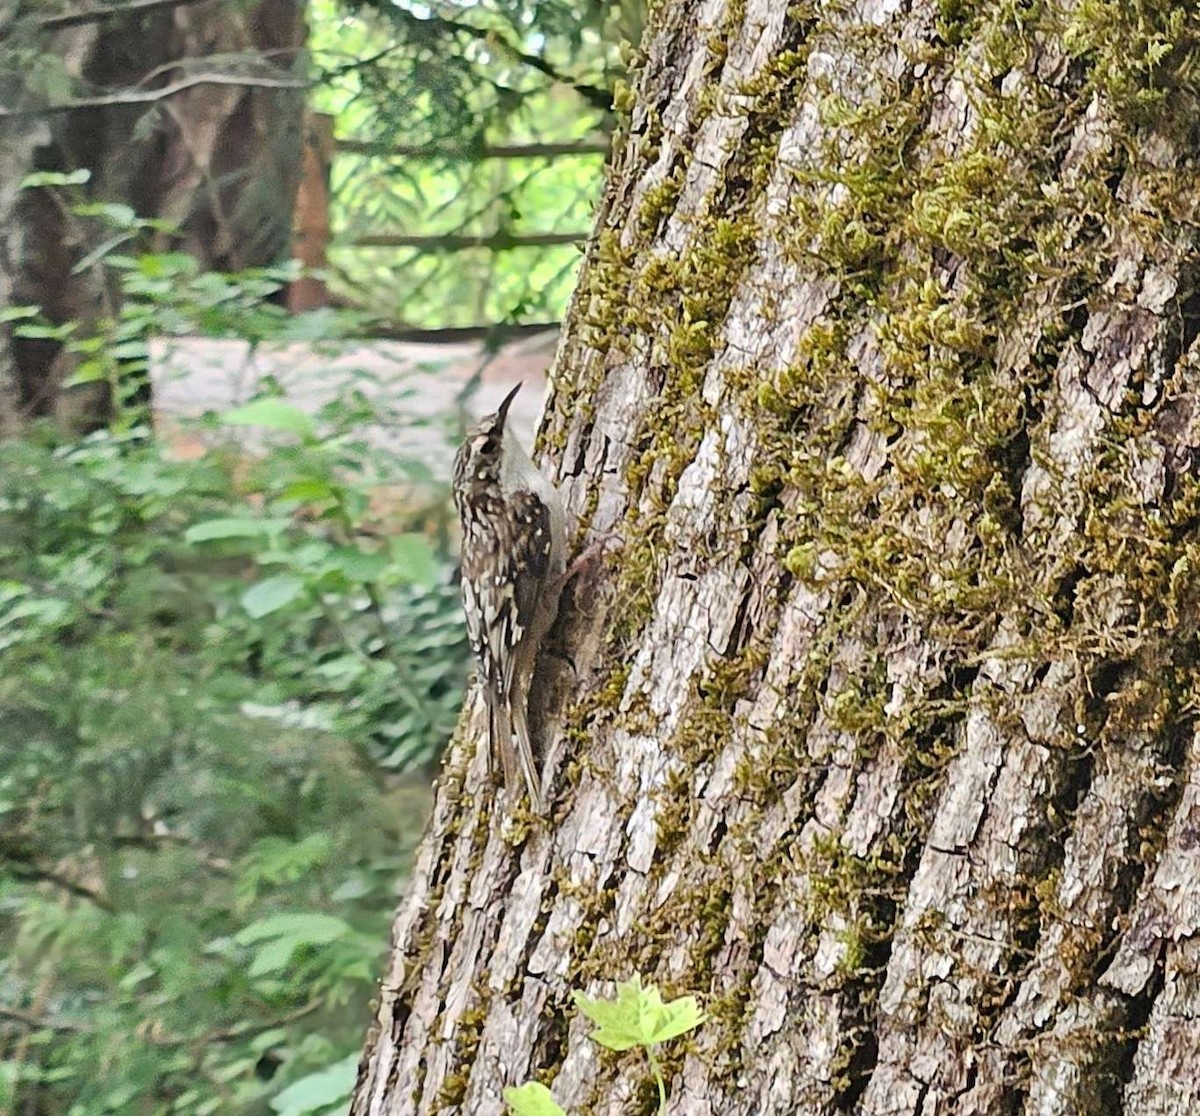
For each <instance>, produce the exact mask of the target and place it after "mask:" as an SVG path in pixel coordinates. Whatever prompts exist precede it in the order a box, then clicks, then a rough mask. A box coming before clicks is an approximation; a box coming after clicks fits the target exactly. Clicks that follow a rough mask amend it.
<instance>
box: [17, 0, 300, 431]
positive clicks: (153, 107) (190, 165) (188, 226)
mask: <svg viewBox="0 0 1200 1116" xmlns="http://www.w3.org/2000/svg"><path fill="white" fill-rule="evenodd" d="M63 7H64V13H63V14H67V11H68V10H69V12H70V13H75V12H78V11H80V10H81V7H80V5H78V4H75V5H63ZM100 7H101V5H94V6H93V9H99V8H100ZM5 10H6V9H5V8H4V7H3V6H0V31H2V30H3V29H4V27H5V22H6V21H7V24H8V28H9V30H10V32H11V41H10V44H9V48H8V51H7V52H6V53H0V63H5V64H6V65H7V66H8V68H9V71H10V72H9V73H8V74H6V75H5V77H4V78H3V79H0V80H3V82H4V84H5V89H4V92H5V93H6V95H5V96H4V97H3V98H0V104H3V105H4V106H5V107H6V108H9V109H17V110H21V111H25V110H28V111H30V112H33V111H34V110H36V109H38V108H39V107H42V106H45V105H57V104H62V103H67V102H70V101H72V100H75V99H86V96H87V95H88V93H90V92H91V91H93V90H100V91H101V92H102V93H110V92H113V91H116V92H118V93H119V92H120V91H121V90H135V91H137V92H138V93H140V94H145V93H147V92H152V91H154V90H156V89H160V88H163V87H166V86H169V85H170V84H172V83H174V82H178V81H179V80H180V79H181V78H182V77H187V76H192V75H195V74H201V73H213V72H220V73H230V72H233V73H239V74H243V75H245V76H254V75H259V76H262V75H264V74H268V75H274V76H276V77H286V76H288V75H289V74H292V73H296V72H301V71H302V69H303V59H302V57H301V55H302V51H303V47H304V18H303V17H304V4H303V0H254V2H253V3H248V4H243V3H234V2H231V0H203V2H200V3H196V2H194V0H193V2H191V3H180V4H179V5H178V6H175V7H166V6H164V7H161V8H154V9H152V10H149V11H146V12H136V11H135V12H133V13H132V14H127V15H122V16H114V17H111V18H106V19H95V20H92V21H89V22H81V23H78V24H72V25H69V26H61V27H60V26H59V25H58V23H57V22H55V21H56V19H57V18H58V13H56V12H55V11H54V10H53V8H52V6H49V5H33V6H32V10H27V11H25V12H24V13H22V14H19V15H18V14H15V9H14V10H13V11H10V12H9V14H8V15H7V16H5V14H4V12H5ZM35 13H36V14H35ZM20 51H24V53H20ZM20 59H25V62H24V63H23V66H24V67H25V69H23V68H22V65H21V64H19V62H20ZM30 67H35V68H36V67H42V69H48V70H53V71H54V73H55V74H56V75H57V76H56V79H55V80H54V81H52V82H50V86H51V91H50V92H47V91H46V90H45V89H44V88H41V87H40V86H38V85H37V84H36V83H33V82H30V81H28V80H27V79H28V78H29V74H28V73H27V72H26V69H28V68H30ZM2 68H4V66H0V69H2ZM59 70H61V73H59V72H58V71H59ZM43 84H45V83H43ZM80 90H83V91H84V92H83V93H82V94H80V92H79V91H80ZM303 106H304V100H303V92H302V91H301V90H298V89H297V90H287V89H268V88H251V87H243V86H237V85H198V86H195V87H193V88H190V89H188V90H185V91H183V92H181V93H178V94H176V95H173V96H170V97H165V98H163V99H162V100H160V101H156V102H154V103H152V104H150V105H147V104H145V103H136V104H125V105H122V104H113V105H106V106H103V107H95V108H78V109H75V110H73V111H70V112H51V113H48V114H47V115H45V116H44V117H40V118H39V117H38V116H36V115H33V116H27V117H15V118H9V119H5V120H0V217H2V218H3V222H2V227H3V229H4V232H3V233H0V236H3V237H5V239H6V241H7V247H8V250H7V251H5V252H4V253H2V254H0V294H2V295H4V300H5V302H6V303H8V302H13V303H25V304H30V305H37V306H40V307H42V308H43V311H44V313H45V315H46V316H47V317H48V318H49V319H50V320H51V321H53V322H55V323H61V322H66V321H71V320H78V321H81V322H85V323H86V322H88V321H91V320H94V319H95V318H96V317H97V316H100V315H103V314H107V313H111V312H112V306H111V301H110V298H111V296H112V295H113V294H114V292H112V291H111V290H106V283H105V278H104V275H103V274H102V269H101V268H99V267H91V268H86V269H84V270H83V271H81V272H79V273H78V274H76V273H75V272H74V271H73V268H74V266H75V265H76V264H77V263H78V262H79V261H80V260H82V259H83V258H84V257H85V256H86V255H87V254H88V253H89V252H91V251H92V250H93V249H94V248H95V247H96V246H97V244H98V243H100V242H101V241H103V240H104V239H105V238H106V237H107V236H109V235H111V230H105V229H104V228H102V227H100V226H99V225H98V224H97V223H94V222H93V223H89V222H87V221H83V220H81V219H79V218H77V217H75V216H74V215H73V214H72V212H71V207H70V205H69V203H68V202H67V201H66V200H65V199H64V197H63V196H61V194H60V193H59V192H57V191H55V190H52V189H39V190H26V191H22V192H18V187H19V185H20V183H21V181H22V179H23V178H24V177H25V176H26V175H28V174H29V173H31V172H32V171H35V170H53V171H72V170H76V169H80V168H86V169H88V170H90V171H91V174H92V177H91V181H90V182H89V183H88V185H87V187H86V192H87V196H88V198H89V200H95V201H104V202H120V203H124V204H126V205H129V206H132V208H133V209H134V210H135V211H136V213H137V214H138V216H140V217H157V218H163V219H165V220H168V221H170V222H172V223H173V224H174V225H175V226H176V227H177V228H178V230H179V234H178V235H174V234H163V235H162V236H160V238H159V242H158V244H157V245H144V246H143V247H154V248H157V249H160V250H161V249H165V248H167V247H168V246H169V247H172V248H177V249H179V250H183V251H187V252H190V253H191V254H192V255H194V256H196V257H197V258H198V259H199V260H200V261H201V264H202V266H203V267H205V268H209V269H223V270H236V269H239V268H244V267H253V266H259V265H264V264H271V263H277V262H280V261H282V260H285V259H287V258H288V256H289V247H290V241H289V238H290V233H291V215H292V205H293V202H294V200H295V195H296V186H297V183H298V176H299V166H300V119H301V113H302V110H303ZM6 198H7V199H11V200H9V201H5V200H4V199H6ZM3 343H4V345H5V347H6V348H5V349H0V384H3V383H4V382H6V381H7V382H9V383H10V384H12V385H14V386H13V387H12V388H10V390H9V392H8V393H7V398H5V395H4V393H3V391H2V389H0V413H2V414H3V415H6V416H8V417H7V419H0V422H5V421H6V422H7V423H8V424H9V425H10V426H11V425H13V424H17V423H19V422H20V421H21V420H22V419H24V418H28V417H31V416H36V415H45V414H51V413H56V412H63V411H64V409H65V411H66V412H67V413H68V414H70V415H72V416H74V417H75V418H77V419H79V420H80V421H82V422H83V424H84V425H87V424H89V423H94V422H95V421H97V420H101V421H102V420H103V418H104V414H103V410H104V401H103V399H99V398H96V397H95V394H94V393H93V392H90V391H87V392H83V393H82V396H77V397H75V398H74V399H71V400H67V399H65V398H64V396H63V395H62V393H60V384H61V383H62V382H63V380H64V379H65V378H66V377H67V376H68V375H69V374H70V372H71V370H72V368H71V361H70V359H69V357H68V354H66V353H64V351H63V350H62V347H61V345H60V344H59V343H58V342H56V341H51V340H44V339H40V338H38V339H29V338H9V337H6V338H4V342H3ZM6 350H7V352H8V354H9V355H7V356H6ZM89 412H90V413H89Z"/></svg>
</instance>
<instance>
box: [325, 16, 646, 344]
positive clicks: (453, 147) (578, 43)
mask: <svg viewBox="0 0 1200 1116" xmlns="http://www.w3.org/2000/svg"><path fill="white" fill-rule="evenodd" d="M645 11H646V3H645V0H619V2H617V0H486V2H482V3H474V4H462V3H460V2H458V0H429V2H426V3H422V4H411V5H409V4H395V3H391V2H390V0H313V3H312V7H311V21H310V42H309V45H310V49H311V52H312V56H313V59H314V63H315V66H316V70H317V72H318V74H319V75H320V85H319V88H318V89H317V91H316V93H315V96H314V100H313V103H314V107H316V108H318V109H320V110H321V111H324V112H328V113H332V114H333V115H334V116H335V118H336V128H335V131H336V134H337V136H338V137H339V138H342V139H346V140H351V141H354V142H356V143H357V144H358V145H360V146H359V149H358V150H356V151H354V152H344V153H342V154H340V155H338V156H337V157H336V158H335V160H334V163H333V172H332V192H333V207H332V224H333V230H334V246H333V248H332V251H331V254H330V259H331V266H332V269H333V273H334V286H335V288H336V289H338V290H339V291H340V292H341V293H342V294H344V295H346V296H348V297H349V298H350V299H352V300H353V301H355V302H356V303H358V304H360V305H363V306H365V307H367V308H369V309H370V310H373V311H375V312H376V313H379V314H380V315H382V316H384V317H387V318H390V319H391V320H393V321H396V322H400V323H405V324H408V325H414V326H425V327H439V328H440V327H445V326H465V325H474V324H480V323H489V324H490V323H498V322H499V323H509V322H527V321H546V320H558V319H559V318H560V317H561V316H562V313H563V310H564V308H565V306H566V302H567V299H568V298H569V296H570V293H571V290H572V288H573V286H574V282H575V275H576V270H577V266H578V263H579V260H580V258H581V253H580V247H581V245H575V244H550V245H540V244H520V241H521V239H522V238H523V237H528V236H530V235H537V234H545V233H550V234H556V233H557V234H569V233H578V234H582V236H586V234H587V233H588V231H589V230H590V229H591V224H592V211H593V207H594V205H595V202H596V200H597V198H598V197H599V193H600V186H601V182H602V180H603V174H604V166H605V159H606V154H607V139H608V135H609V132H610V131H611V129H612V126H613V115H612V109H611V105H612V93H613V89H614V87H615V85H616V83H617V82H618V81H619V80H620V79H621V78H622V76H623V75H624V73H625V67H624V63H623V61H622V50H621V43H622V41H625V42H629V43H635V44H636V42H637V41H638V40H639V38H640V36H641V29H642V24H643V22H644V19H645ZM512 145H525V146H527V147H529V148H537V147H539V146H543V145H564V146H572V145H574V146H575V147H576V151H575V152H574V153H567V154H564V153H563V152H562V150H561V147H553V148H546V153H545V154H541V155H533V154H531V155H527V156H522V157H517V158H495V157H487V156H486V155H485V151H487V150H489V149H493V148H495V147H497V146H498V147H511V146H512ZM396 149H398V151H397V153H394V154H388V153H387V152H388V151H389V150H396ZM389 235H402V236H410V237H424V238H428V239H429V240H430V241H432V240H433V239H434V238H436V237H439V236H446V235H451V236H469V237H480V238H483V239H485V240H486V241H488V243H489V244H490V245H493V246H487V245H485V246H480V247H472V248H466V249H459V250H455V251H447V250H445V249H444V248H441V247H438V246H436V245H434V244H432V243H428V244H425V245H412V246H407V247H371V246H356V245H355V241H356V240H358V239H359V238H361V237H377V236H385V237H386V236H389ZM505 240H510V241H514V242H516V244H515V246H510V247H505V248H500V249H497V248H495V247H494V244H495V243H496V242H497V241H505Z"/></svg>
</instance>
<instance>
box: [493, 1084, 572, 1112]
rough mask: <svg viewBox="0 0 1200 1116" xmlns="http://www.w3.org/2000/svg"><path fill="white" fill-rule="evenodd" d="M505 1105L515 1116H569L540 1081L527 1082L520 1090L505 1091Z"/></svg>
mask: <svg viewBox="0 0 1200 1116" xmlns="http://www.w3.org/2000/svg"><path fill="white" fill-rule="evenodd" d="M504 1103H505V1104H507V1105H508V1107H509V1108H511V1109H512V1110H513V1113H514V1116H567V1114H566V1112H565V1111H564V1110H563V1109H562V1107H561V1106H560V1105H559V1104H558V1102H557V1101H555V1099H554V1097H553V1096H551V1095H550V1090H549V1089H547V1088H546V1086H545V1085H543V1084H542V1083H541V1082H539V1081H527V1082H526V1083H525V1084H524V1085H521V1086H520V1087H519V1088H516V1089H505V1090H504Z"/></svg>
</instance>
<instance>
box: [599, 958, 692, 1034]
mask: <svg viewBox="0 0 1200 1116" xmlns="http://www.w3.org/2000/svg"><path fill="white" fill-rule="evenodd" d="M575 1006H576V1007H578V1008H579V1010H580V1011H581V1012H583V1014H584V1015H585V1016H587V1018H588V1019H590V1020H591V1021H592V1022H593V1023H594V1024H595V1025H596V1029H595V1030H594V1031H593V1032H592V1034H591V1036H590V1037H591V1038H592V1039H593V1040H594V1041H595V1042H598V1043H599V1044H600V1045H601V1046H606V1047H608V1049H609V1050H629V1049H630V1048H631V1047H634V1046H645V1047H647V1048H648V1047H651V1046H654V1045H656V1044H657V1043H660V1042H666V1041H667V1040H668V1039H673V1038H677V1037H678V1036H679V1035H682V1034H686V1033H687V1032H688V1031H690V1030H692V1029H693V1028H695V1027H698V1026H699V1025H700V1024H701V1023H703V1022H704V1013H703V1012H701V1010H700V1007H699V1005H698V1004H697V1003H696V997H695V996H681V997H680V998H679V999H677V1000H672V1001H671V1002H670V1003H663V999H662V996H661V995H660V994H659V991H658V988H657V986H655V985H653V984H651V985H648V986H647V987H644V988H643V987H642V978H641V977H640V976H639V975H637V974H636V973H635V974H634V977H633V979H632V980H628V981H620V982H618V983H617V997H616V999H615V1000H593V999H591V998H590V997H588V996H585V995H584V994H583V993H582V992H576V993H575Z"/></svg>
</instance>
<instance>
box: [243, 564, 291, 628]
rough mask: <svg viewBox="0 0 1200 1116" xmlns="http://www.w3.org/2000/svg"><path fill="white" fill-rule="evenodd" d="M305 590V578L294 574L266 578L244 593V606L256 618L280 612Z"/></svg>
mask: <svg viewBox="0 0 1200 1116" xmlns="http://www.w3.org/2000/svg"><path fill="white" fill-rule="evenodd" d="M303 592H304V580H303V579H302V578H299V577H294V576H293V575H292V574H280V575H279V576H277V577H268V578H264V579H263V580H262V581H260V582H258V583H257V584H255V585H251V586H250V588H249V589H247V590H246V591H245V592H244V593H243V594H242V608H244V609H245V610H246V612H247V613H248V614H249V615H250V616H251V617H252V618H253V619H255V620H260V619H262V617H264V616H269V615H270V614H271V613H272V612H278V611H279V610H280V609H281V608H283V607H284V606H285V605H289V604H291V603H292V601H294V600H295V599H296V598H297V597H298V596H300V594H301V593H303Z"/></svg>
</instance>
